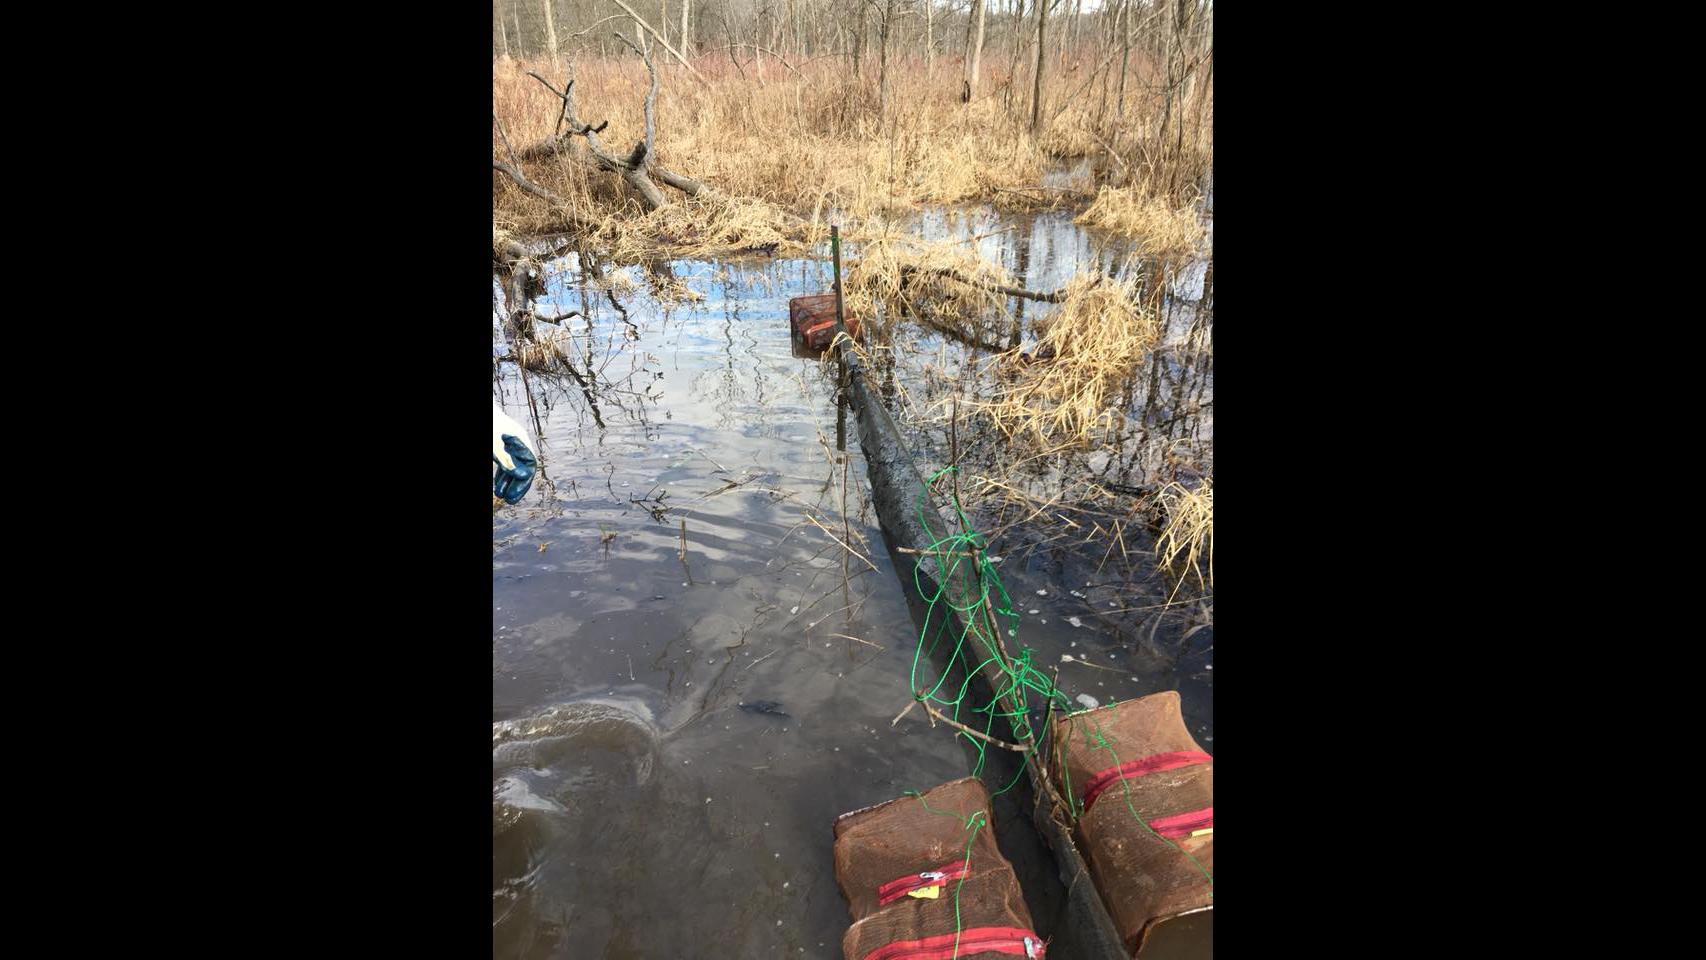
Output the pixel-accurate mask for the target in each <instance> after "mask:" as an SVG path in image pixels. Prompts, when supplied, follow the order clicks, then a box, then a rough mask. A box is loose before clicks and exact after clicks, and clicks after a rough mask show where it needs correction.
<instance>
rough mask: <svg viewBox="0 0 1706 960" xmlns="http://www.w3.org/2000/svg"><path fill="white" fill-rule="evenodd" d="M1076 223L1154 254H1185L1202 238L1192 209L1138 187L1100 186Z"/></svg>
mask: <svg viewBox="0 0 1706 960" xmlns="http://www.w3.org/2000/svg"><path fill="white" fill-rule="evenodd" d="M1077 222H1078V223H1081V224H1084V225H1085V226H1089V227H1098V228H1100V229H1103V230H1109V231H1112V232H1114V233H1117V234H1119V235H1120V236H1123V237H1127V238H1129V239H1131V240H1132V241H1133V242H1134V243H1136V244H1137V250H1138V252H1140V253H1144V254H1148V255H1150V256H1156V257H1167V256H1178V255H1182V254H1188V253H1190V252H1191V251H1193V250H1195V249H1196V247H1197V244H1199V243H1200V242H1201V241H1202V238H1203V226H1202V222H1201V221H1200V220H1198V219H1197V212H1196V210H1195V208H1193V207H1190V206H1185V207H1174V206H1172V205H1171V204H1169V203H1167V202H1166V201H1165V200H1163V199H1161V198H1159V197H1154V196H1150V195H1149V193H1148V192H1147V191H1146V190H1145V189H1144V188H1142V187H1103V188H1102V189H1101V190H1100V191H1098V192H1097V194H1096V199H1095V202H1093V203H1091V204H1090V207H1089V209H1087V210H1085V211H1084V212H1083V213H1081V214H1079V215H1078V218H1077Z"/></svg>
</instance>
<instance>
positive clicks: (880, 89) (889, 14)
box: [877, 0, 897, 120]
mask: <svg viewBox="0 0 1706 960" xmlns="http://www.w3.org/2000/svg"><path fill="white" fill-rule="evenodd" d="M896 2H897V0H888V2H887V3H886V4H885V5H884V6H883V26H882V30H881V32H880V33H879V34H878V37H877V39H878V40H879V42H880V43H881V44H882V49H881V50H880V51H879V52H878V60H877V119H878V120H882V119H884V118H886V117H887V116H888V112H889V27H890V26H891V25H893V23H894V8H895V3H896Z"/></svg>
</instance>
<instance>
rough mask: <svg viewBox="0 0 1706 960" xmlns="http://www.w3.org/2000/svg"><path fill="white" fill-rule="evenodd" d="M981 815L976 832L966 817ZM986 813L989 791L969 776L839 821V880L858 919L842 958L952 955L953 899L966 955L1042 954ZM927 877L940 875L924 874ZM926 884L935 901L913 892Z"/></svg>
mask: <svg viewBox="0 0 1706 960" xmlns="http://www.w3.org/2000/svg"><path fill="white" fill-rule="evenodd" d="M932 811H936V812H932ZM979 813H981V814H982V816H981V817H980V818H979V819H978V821H977V822H978V826H977V829H976V830H975V831H974V830H971V829H968V828H967V820H968V819H969V818H971V817H972V816H973V815H975V814H979ZM990 816H991V814H990V807H989V792H988V791H987V790H986V789H984V786H983V784H982V782H980V781H979V780H978V779H977V778H975V777H967V778H965V779H963V780H955V781H953V782H951V783H946V784H943V785H942V786H939V787H937V788H935V789H934V790H930V791H928V792H926V793H925V794H924V795H923V796H922V798H920V797H901V798H899V799H896V800H889V801H887V802H885V803H880V804H878V805H876V806H874V807H867V808H866V809H864V810H857V811H854V812H853V813H848V814H844V815H843V816H841V817H840V818H839V819H837V820H836V822H835V879H836V882H837V883H839V884H840V885H841V892H842V893H843V894H844V895H845V896H846V897H847V903H848V913H849V914H850V915H851V917H852V919H853V925H852V927H850V928H849V929H848V931H847V935H846V936H845V937H844V938H843V939H842V944H841V946H842V953H843V955H844V956H845V957H846V960H867V958H871V960H887V958H896V960H898V958H901V957H909V956H929V955H931V954H932V953H934V952H936V951H943V953H942V955H943V956H948V955H949V954H950V953H952V952H953V949H954V938H955V933H956V922H955V897H956V894H957V896H958V907H959V919H958V926H957V929H958V933H959V940H960V942H959V946H958V949H959V955H960V956H961V957H983V956H988V957H996V956H1020V957H1024V956H1027V955H1029V956H1035V957H1041V956H1043V955H1044V947H1043V944H1042V940H1041V938H1040V937H1038V936H1037V935H1036V934H1035V933H1034V932H1033V931H1032V929H1031V917H1030V912H1029V911H1028V910H1027V909H1026V907H1025V898H1024V895H1023V893H1022V892H1021V891H1020V889H1019V882H1018V879H1017V878H1016V877H1015V876H1014V875H1013V867H1012V865H1011V864H1009V863H1008V862H1007V860H1006V858H1005V857H1003V856H1002V855H1001V850H1000V848H999V847H997V846H996V843H995V832H994V828H993V827H992V826H991V825H990ZM925 873H929V874H932V875H934V874H937V873H941V874H943V877H942V878H940V879H938V878H936V877H934V876H931V877H924V876H921V875H922V874H925ZM929 887H935V888H936V896H935V897H934V898H930V899H921V898H917V897H913V896H910V895H908V893H907V891H909V890H919V891H922V890H924V889H927V888H929ZM885 901H886V902H885ZM1027 937H1029V938H1030V939H1031V941H1032V946H1031V952H1030V953H1029V954H1027V953H1026V950H1025V947H1024V941H1025V938H1027Z"/></svg>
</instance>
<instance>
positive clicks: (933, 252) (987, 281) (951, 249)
mask: <svg viewBox="0 0 1706 960" xmlns="http://www.w3.org/2000/svg"><path fill="white" fill-rule="evenodd" d="M849 239H851V240H853V241H854V242H857V243H858V244H859V246H858V256H857V257H856V258H854V259H851V260H850V262H849V264H848V269H847V279H846V282H845V284H844V286H843V291H844V293H845V296H846V299H847V304H848V308H849V309H851V310H853V311H855V312H856V314H857V315H858V316H859V317H861V318H869V319H868V320H867V321H866V322H867V323H870V324H871V325H872V328H873V329H878V330H889V329H892V327H893V325H894V324H895V323H896V322H897V321H899V320H900V319H902V318H905V317H908V316H910V317H913V318H915V319H918V320H921V321H923V322H926V323H929V324H931V325H932V326H936V327H939V328H945V329H950V330H957V331H962V332H963V335H969V336H975V337H979V338H989V337H992V336H993V335H994V334H993V331H989V330H980V329H978V328H977V327H976V326H975V321H976V320H977V319H978V318H986V317H990V316H993V315H995V314H997V313H999V312H1000V311H1001V310H1002V304H1003V302H1004V300H1005V298H1004V297H1003V296H1002V295H1001V294H999V293H995V292H994V291H993V290H991V289H990V286H992V285H999V284H1012V283H1013V278H1012V277H1011V276H1009V275H1008V273H1007V271H1006V270H1004V269H1003V268H1002V267H1001V266H1000V265H999V264H997V263H994V262H992V261H989V260H986V259H984V258H982V257H979V256H978V255H977V254H976V253H975V252H974V251H973V250H971V249H970V248H968V247H967V246H966V245H965V244H963V243H957V242H954V241H939V242H927V241H923V240H919V239H917V238H915V237H910V236H906V235H895V234H886V235H878V236H874V237H862V236H860V235H858V234H854V235H853V236H852V237H850V238H849ZM951 275H954V276H951ZM960 277H964V278H969V279H970V280H971V281H973V282H970V283H968V282H966V281H965V280H961V279H959V278H960Z"/></svg>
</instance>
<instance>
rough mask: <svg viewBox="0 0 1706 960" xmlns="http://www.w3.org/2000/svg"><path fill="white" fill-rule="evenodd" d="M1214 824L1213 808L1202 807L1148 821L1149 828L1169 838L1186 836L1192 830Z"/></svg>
mask: <svg viewBox="0 0 1706 960" xmlns="http://www.w3.org/2000/svg"><path fill="white" fill-rule="evenodd" d="M1212 826H1214V808H1213V807H1203V808H1202V809H1201V810H1192V811H1191V812H1190V813H1175V814H1173V815H1172V816H1170V817H1160V818H1158V819H1155V820H1151V821H1149V828H1150V829H1151V830H1154V831H1155V832H1156V833H1159V834H1161V835H1162V836H1163V837H1166V838H1167V839H1169V840H1177V839H1178V838H1180V837H1188V836H1190V835H1191V832H1192V831H1193V830H1201V829H1203V828H1204V827H1212Z"/></svg>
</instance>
